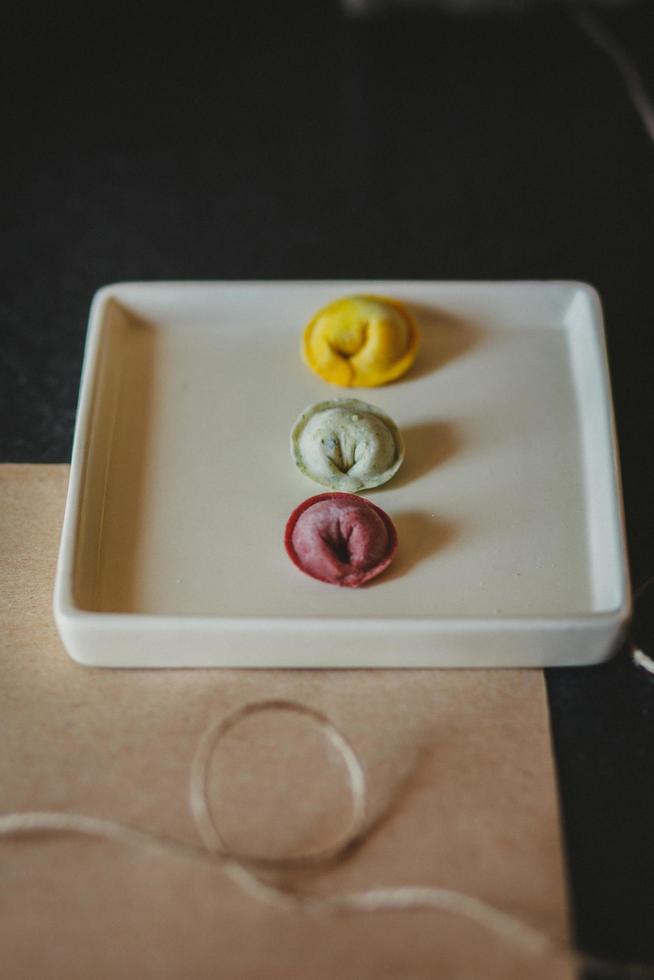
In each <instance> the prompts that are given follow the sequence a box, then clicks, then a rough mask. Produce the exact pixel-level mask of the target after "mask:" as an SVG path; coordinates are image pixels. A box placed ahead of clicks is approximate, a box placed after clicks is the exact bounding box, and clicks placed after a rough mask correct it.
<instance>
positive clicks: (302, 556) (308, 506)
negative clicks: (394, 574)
mask: <svg viewBox="0 0 654 980" xmlns="http://www.w3.org/2000/svg"><path fill="white" fill-rule="evenodd" d="M284 541H285V544H286V550H287V552H288V555H289V557H290V559H291V561H292V562H294V564H295V565H297V567H298V568H299V569H300V570H301V571H303V572H305V574H307V575H310V576H311V577H312V578H317V579H320V581H321V582H328V583H329V584H330V585H342V586H349V587H350V588H357V587H358V586H360V585H363V584H364V582H368V581H370V579H372V578H374V577H375V576H377V575H380V574H381V572H383V571H384V570H385V569H386V568H388V566H389V564H390V563H391V561H392V559H393V555H394V554H395V551H396V548H397V532H396V530H395V527H394V525H393V522H392V521H391V519H390V517H389V516H388V514H386V513H385V512H384V511H383V510H382V509H381V507H377V506H375V504H371V503H370V501H368V500H364V498H363V497H356V496H354V495H353V494H348V493H321V494H318V496H316V497H310V498H309V499H308V500H305V501H304V502H303V503H301V504H300V505H299V507H296V508H295V510H294V511H293V513H292V514H291V516H290V517H289V519H288V523H287V525H286V533H285V536H284Z"/></svg>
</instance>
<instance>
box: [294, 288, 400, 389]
mask: <svg viewBox="0 0 654 980" xmlns="http://www.w3.org/2000/svg"><path fill="white" fill-rule="evenodd" d="M417 350H418V327H417V325H416V323H415V322H414V320H413V317H412V316H411V315H410V314H409V313H408V311H407V310H406V309H405V308H404V307H403V306H402V305H401V304H400V303H398V302H396V301H395V300H391V299H382V298H381V297H379V296H349V297H346V298H345V299H339V300H336V302H334V303H330V305H329V306H326V307H325V308H324V309H323V310H320V312H319V313H317V314H316V316H315V317H314V318H313V320H311V322H310V323H309V325H308V326H307V327H306V329H305V331H304V337H303V343H302V355H303V357H304V360H305V362H306V363H307V364H308V366H309V367H310V368H311V370H312V371H315V372H316V374H319V375H320V377H321V378H324V380H325V381H329V382H330V384H334V385H341V386H342V387H345V388H349V387H354V388H357V387H361V388H370V387H375V386H377V385H383V384H386V383H387V382H389V381H394V380H395V379H396V378H399V377H400V376H401V375H403V374H404V373H405V371H408V369H409V368H410V367H411V365H412V364H413V362H414V360H415V357H416V353H417Z"/></svg>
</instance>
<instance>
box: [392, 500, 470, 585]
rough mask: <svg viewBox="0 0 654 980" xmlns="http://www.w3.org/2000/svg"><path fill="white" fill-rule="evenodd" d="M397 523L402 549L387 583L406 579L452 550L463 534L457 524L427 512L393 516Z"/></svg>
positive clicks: (399, 543)
mask: <svg viewBox="0 0 654 980" xmlns="http://www.w3.org/2000/svg"><path fill="white" fill-rule="evenodd" d="M393 523H394V524H395V527H396V529H397V537H398V549H397V556H396V558H395V561H394V562H393V564H392V565H391V567H390V568H389V570H388V572H387V573H386V574H385V575H384V579H385V580H386V581H389V580H390V579H394V578H398V577H399V576H400V575H405V574H406V572H408V571H410V570H411V569H412V568H415V566H416V565H419V564H420V562H422V561H425V560H426V559H427V558H430V557H431V556H432V555H434V554H436V552H437V551H442V550H443V549H444V548H447V547H449V545H450V544H451V543H452V542H453V541H454V540H455V539H456V538H457V537H458V535H459V534H460V531H461V527H460V525H458V524H456V523H455V522H454V521H451V520H449V519H445V518H443V517H436V516H433V517H432V516H431V514H426V513H425V512H424V511H404V512H400V513H399V514H393ZM380 581H381V579H380Z"/></svg>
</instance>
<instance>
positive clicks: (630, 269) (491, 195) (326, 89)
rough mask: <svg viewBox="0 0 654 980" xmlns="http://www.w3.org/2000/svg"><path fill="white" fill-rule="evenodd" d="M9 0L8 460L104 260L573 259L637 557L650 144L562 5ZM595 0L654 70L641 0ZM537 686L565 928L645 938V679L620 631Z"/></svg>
mask: <svg viewBox="0 0 654 980" xmlns="http://www.w3.org/2000/svg"><path fill="white" fill-rule="evenodd" d="M3 10H4V16H5V18H7V19H8V26H7V27H6V29H5V30H4V31H3V34H2V41H1V42H0V44H1V47H2V60H3V63H4V67H5V71H6V77H5V82H4V84H3V86H2V94H1V98H2V103H3V106H2V111H3V126H2V133H3V143H4V150H3V151H2V154H1V156H0V175H1V184H0V186H1V189H2V193H1V202H0V203H1V209H2V211H1V215H0V219H1V248H2V253H1V254H2V275H1V277H0V330H1V335H0V336H1V342H2V355H1V358H0V370H1V372H2V379H1V382H0V393H1V395H2V399H3V403H2V405H1V406H0V429H1V432H0V437H1V442H0V460H2V461H24V462H64V461H67V460H68V459H69V454H70V447H71V438H72V426H73V421H74V413H75V402H76V397H77V385H78V380H79V371H80V365H81V354H82V345H83V339H84V332H85V326H86V323H85V321H86V316H87V312H88V307H89V303H90V300H91V296H92V294H93V292H94V291H95V290H96V289H97V288H98V287H99V286H101V285H103V284H105V283H108V282H112V281H116V280H125V279H132V280H134V279H185V278H189V279H203V278H206V279H229V278H236V279H239V278H241V279H249V278H271V279H275V278H283V279H294V278H300V279H301V278H340V277H343V278H369V277H370V278H426V279H450V278H454V279H514V278H516V279H519V278H536V279H547V278H570V279H582V280H587V281H589V282H591V283H593V284H594V285H595V286H596V287H597V288H598V289H599V291H600V293H601V295H602V298H603V300H604V305H605V314H606V320H607V332H608V342H609V351H610V360H611V369H612V377H613V383H614V396H615V408H616V416H617V424H618V432H619V439H620V446H621V455H622V465H623V478H624V491H625V506H626V514H627V523H628V537H629V549H630V559H631V569H632V577H633V581H634V583H635V584H636V585H637V584H639V583H641V582H642V581H644V580H645V579H646V578H647V577H648V576H650V575H652V574H654V548H653V544H654V540H653V538H654V519H653V516H652V515H653V507H652V502H653V501H654V454H653V453H652V451H651V446H652V431H651V420H652V418H653V417H654V413H653V408H654V386H653V385H652V365H653V364H654V358H653V356H652V355H653V352H654V333H653V331H654V313H653V311H652V279H653V276H652V273H653V271H654V246H653V234H654V207H653V182H654V146H653V145H652V143H651V142H650V141H649V139H648V137H647V134H646V132H645V129H644V127H643V124H642V122H641V120H640V119H639V117H638V115H637V114H636V112H635V110H634V108H633V106H632V104H631V103H630V101H629V100H628V97H627V95H626V92H625V89H624V86H623V84H622V80H621V78H620V75H619V74H618V72H617V71H616V69H615V67H614V66H613V64H612V63H611V62H610V61H609V60H608V59H607V58H606V56H605V55H604V54H603V53H602V52H601V51H599V50H598V49H597V47H595V46H594V45H593V44H592V43H591V42H590V41H589V40H588V38H587V37H586V36H585V35H584V34H583V33H582V32H581V31H580V29H579V27H578V26H577V24H576V23H575V21H574V20H573V18H572V16H571V15H570V13H569V12H568V11H566V10H563V9H559V10H557V9H550V8H548V9H543V10H540V11H539V12H535V13H530V14H528V15H519V14H516V15H504V16H502V15H499V16H490V15H487V16H483V17H481V16H477V17H475V18H472V19H462V18H456V17H451V16H450V17H448V16H444V15H442V14H438V13H436V12H430V11H428V10H416V11H411V12H406V13H399V12H389V13H385V14H382V15H380V16H378V17H375V18H373V19H370V20H365V21H357V22H352V21H348V20H347V19H346V18H345V17H344V16H343V15H342V13H341V11H340V9H339V7H338V6H337V5H336V4H335V3H330V2H326V0H325V2H314V3H307V2H300V0H283V2H281V0H280V2H275V3H265V4H264V3H253V4H251V5H250V4H246V3H243V2H242V3H236V2H234V3H224V4H222V5H220V4H216V5H215V6H213V7H212V8H211V9H210V10H207V11H203V10H198V9H197V8H194V7H193V6H192V5H190V6H184V7H182V6H181V5H180V6H170V7H168V8H164V7H162V6H161V5H159V4H154V3H150V2H142V3H140V4H136V5H133V7H132V8H130V7H128V6H124V5H121V4H103V5H100V4H95V3H90V4H87V5H81V4H79V5H75V4H65V3H64V4H63V5H52V4H45V3H41V4H39V3H35V4H30V5H29V7H28V8H26V7H24V6H23V5H22V4H18V3H16V2H15V0H11V2H10V3H8V4H7V3H5V5H4V7H3ZM598 17H600V18H601V21H602V23H603V24H604V25H606V26H607V27H609V28H610V30H611V32H612V33H613V35H614V36H615V37H616V38H617V39H619V41H620V43H621V44H623V45H624V47H625V48H626V49H627V50H628V51H629V53H630V54H631V56H632V57H633V59H634V62H635V63H636V65H637V66H638V68H639V69H640V71H641V73H642V74H643V77H644V79H645V81H646V83H647V85H648V87H649V90H650V92H654V59H653V58H652V50H653V42H654V6H653V5H652V3H650V2H645V3H636V4H634V5H633V6H630V7H628V8H625V9H620V10H614V11H609V10H601V11H600V12H599V13H598ZM652 591H653V592H654V590H652ZM653 645H654V644H653ZM548 692H549V699H550V710H551V716H552V727H553V737H554V743H555V751H556V757H557V762H558V769H559V778H560V787H561V800H562V810H563V819H564V827H565V835H566V845H567V857H568V872H569V878H570V886H571V893H572V905H573V912H574V928H575V932H576V937H577V940H578V942H579V943H580V944H581V945H582V946H583V947H584V948H585V949H587V950H589V951H592V952H593V953H597V954H603V955H607V956H612V957H628V958H630V959H635V958H640V959H649V960H651V961H654V925H653V923H654V919H653V917H652V912H653V910H654V843H653V839H652V837H653V835H652V833H651V829H652V821H653V819H654V793H653V790H652V786H653V777H654V762H653V759H654V710H653V707H652V706H653V705H654V678H651V677H650V676H649V675H647V674H646V673H645V672H643V671H641V670H637V669H636V668H635V667H634V666H633V665H632V664H631V661H630V659H629V656H628V652H627V651H626V650H623V651H622V653H621V654H620V655H619V656H618V657H617V658H616V659H615V660H613V661H612V662H611V663H609V664H608V665H605V666H603V667H599V668H589V669H585V670H573V669H567V670H560V671H549V672H548ZM615 975H616V976H620V975H621V973H620V971H618V972H616V974H615Z"/></svg>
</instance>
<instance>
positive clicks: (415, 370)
mask: <svg viewBox="0 0 654 980" xmlns="http://www.w3.org/2000/svg"><path fill="white" fill-rule="evenodd" d="M407 308H408V309H409V310H410V311H411V313H412V315H413V316H414V318H415V320H416V322H417V324H418V327H419V329H420V347H419V349H418V356H417V358H416V362H415V364H414V365H413V367H412V368H411V370H410V371H409V372H408V373H407V374H406V376H405V379H404V380H406V381H407V382H409V381H415V380H417V379H418V378H423V377H425V375H427V374H431V373H432V372H433V371H437V370H438V369H439V368H442V367H444V366H445V365H446V364H448V363H449V362H450V361H453V360H455V359H456V358H457V357H462V356H463V355H464V354H466V353H467V352H468V351H469V350H471V349H472V348H473V347H476V346H477V344H479V343H481V340H482V337H483V331H482V330H481V329H480V328H479V327H477V326H474V325H473V324H472V323H470V322H469V321H468V320H464V319H462V318H461V317H457V316H453V315H452V314H451V313H446V312H445V311H444V310H439V309H436V308H434V307H430V306H419V305H417V304H412V303H409V304H407Z"/></svg>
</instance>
